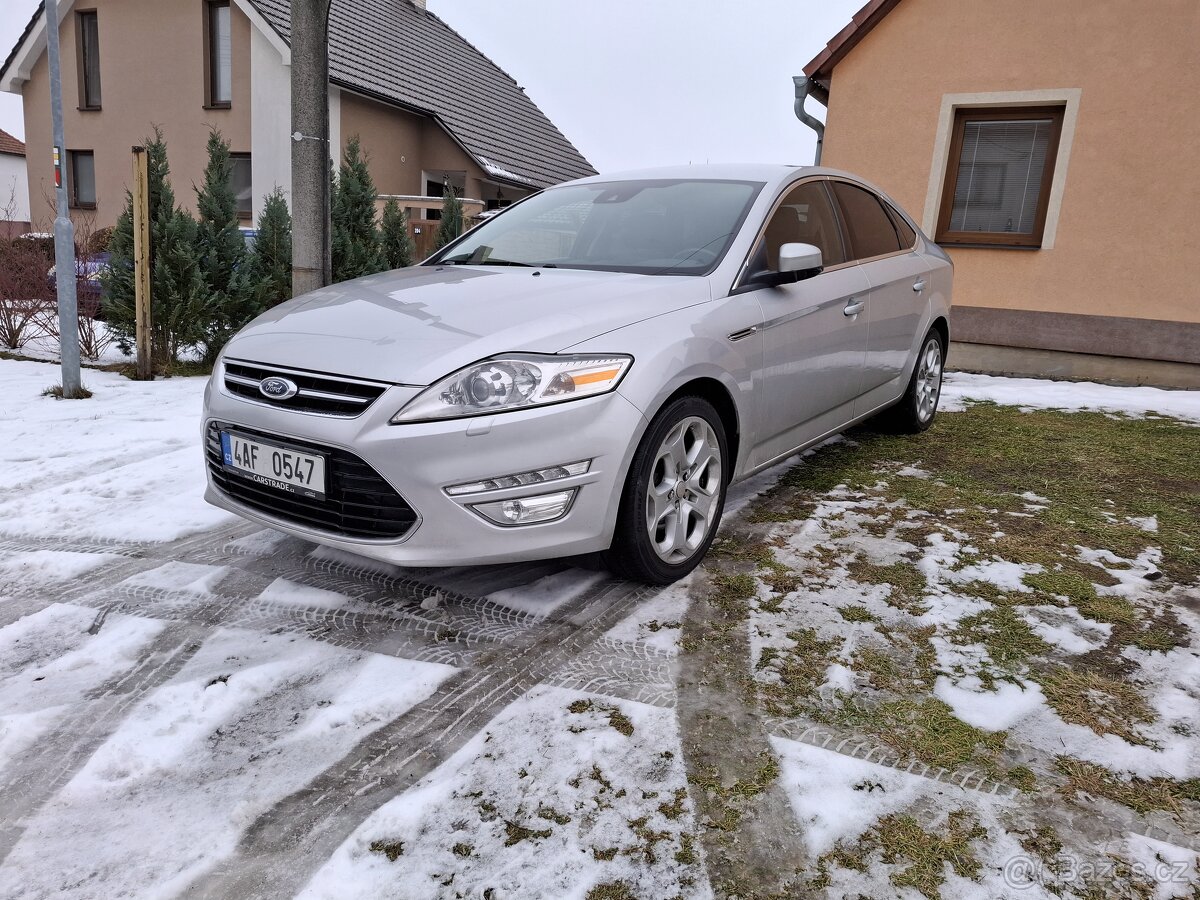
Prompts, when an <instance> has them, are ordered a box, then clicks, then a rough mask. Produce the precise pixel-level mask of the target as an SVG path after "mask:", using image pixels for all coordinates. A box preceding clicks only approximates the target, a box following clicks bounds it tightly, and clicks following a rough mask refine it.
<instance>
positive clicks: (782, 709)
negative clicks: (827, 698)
mask: <svg viewBox="0 0 1200 900" xmlns="http://www.w3.org/2000/svg"><path fill="white" fill-rule="evenodd" d="M787 637H788V640H790V641H791V642H792V646H791V647H787V648H785V649H782V650H776V651H775V653H774V654H772V655H771V656H770V657H769V658H768V657H767V653H766V650H764V651H763V657H761V658H760V659H759V668H760V669H766V668H769V669H771V670H773V671H774V672H776V673H777V674H778V675H779V678H778V680H777V681H774V682H771V683H769V684H760V685H759V690H760V692H761V696H762V699H763V703H764V705H765V706H766V708H767V711H768V712H770V713H771V714H772V715H777V716H795V715H799V714H801V713H802V712H804V711H805V710H807V709H809V708H810V707H811V705H812V703H813V701H814V700H815V699H816V696H817V688H818V687H820V686H821V684H822V683H823V682H824V681H825V670H826V669H828V668H829V666H830V665H831V664H832V663H833V662H834V661H835V660H836V659H837V653H838V650H840V649H841V646H842V643H843V639H842V638H840V637H834V638H830V639H829V640H821V639H820V638H819V637H817V631H816V629H814V628H801V629H799V630H797V631H789V632H788V634H787ZM767 649H774V648H767ZM763 659H767V661H766V662H765V663H764V662H763Z"/></svg>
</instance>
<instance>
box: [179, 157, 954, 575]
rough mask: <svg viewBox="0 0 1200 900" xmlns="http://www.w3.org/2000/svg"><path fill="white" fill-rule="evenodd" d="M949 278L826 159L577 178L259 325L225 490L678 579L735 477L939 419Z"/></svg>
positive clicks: (244, 339)
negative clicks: (847, 438) (412, 259)
mask: <svg viewBox="0 0 1200 900" xmlns="http://www.w3.org/2000/svg"><path fill="white" fill-rule="evenodd" d="M951 278H952V267H951V264H950V261H949V259H948V258H947V256H946V255H945V254H944V253H943V252H942V251H941V249H939V248H938V247H937V246H936V245H935V244H934V243H933V242H932V241H930V240H929V239H928V238H926V237H925V235H923V234H922V233H921V230H920V229H919V228H918V227H917V226H916V225H915V224H914V222H913V221H912V219H911V218H909V216H908V215H906V214H905V213H904V212H902V211H901V210H900V209H899V207H898V206H897V205H896V204H895V203H894V202H893V201H892V200H890V199H889V198H888V197H887V196H886V195H884V194H883V193H882V192H881V191H879V190H878V189H877V188H875V187H873V186H871V185H869V184H867V183H866V182H864V181H862V180H861V179H858V178H856V177H854V176H852V175H847V174H845V173H842V172H837V171H834V170H830V169H822V168H792V167H784V166H688V167H686V168H675V169H663V170H654V171H649V172H637V173H631V174H624V175H608V176H596V177H593V178H587V179H583V180H581V181H575V182H571V183H569V184H564V185H560V186H558V187H555V188H551V189H549V190H546V191H543V192H541V193H539V194H536V195H534V196H532V197H530V198H528V199H526V200H524V201H523V202H521V203H519V204H517V205H515V206H513V207H511V208H510V209H508V210H506V211H505V212H504V213H503V214H501V215H499V216H496V217H494V218H492V219H490V220H488V221H486V222H484V223H483V224H481V225H479V226H478V227H477V228H475V229H473V230H472V231H470V232H468V233H467V234H465V235H463V237H461V238H460V239H459V240H458V241H457V242H455V243H453V244H451V245H450V246H448V247H446V248H444V249H443V250H441V251H439V252H438V253H436V254H435V255H434V256H432V257H431V258H430V259H428V260H426V261H425V262H424V263H422V264H421V265H419V266H415V267H413V268H409V269H402V270H398V271H394V272H386V273H382V274H378V275H372V276H369V277H366V278H360V279H358V280H355V281H349V282H344V283H342V284H336V285H332V286H330V287H327V288H324V289H322V290H319V291H316V292H313V293H311V294H307V295H304V296H301V297H297V298H296V299H294V300H291V301H289V302H287V303H285V304H283V305H281V306H279V307H277V308H275V309H272V310H271V311H269V312H267V313H266V314H264V315H263V316H261V317H259V318H258V319H256V320H255V321H254V322H252V323H251V324H250V325H248V326H247V327H246V328H245V329H243V330H242V331H241V332H240V333H239V334H238V335H237V336H236V337H235V338H234V339H233V340H232V341H231V342H230V343H229V345H228V346H227V347H226V349H225V352H224V353H223V355H222V357H221V359H220V360H219V362H218V365H217V368H216V371H215V372H214V374H213V378H212V380H211V382H210V384H209V386H208V390H207V392H206V394H205V410H204V425H203V440H204V444H205V450H206V457H207V465H208V490H207V493H206V497H207V499H208V500H209V502H211V503H214V504H216V505H217V506H220V507H223V508H225V509H228V510H232V511H233V512H235V513H238V514H239V515H242V516H244V517H246V518H248V519H251V520H254V521H256V522H260V523H263V524H266V525H270V526H272V527H275V528H278V529H280V530H282V531H286V532H289V533H291V534H295V535H299V536H300V537H303V538H306V539H309V540H312V541H316V542H319V543H322V544H327V545H330V546H333V547H338V548H341V549H344V550H349V551H353V552H355V553H358V554H362V555H365V556H369V557H375V558H377V559H381V560H386V561H388V562H393V563H398V564H402V565H414V566H444V565H461V564H466V563H494V562H511V561H515V560H526V559H538V558H545V557H555V556H572V555H579V554H591V553H601V554H603V559H604V560H605V562H606V563H607V564H608V565H609V567H610V568H612V569H613V570H614V571H615V572H617V573H619V574H621V575H624V576H627V577H630V578H634V579H638V580H642V581H646V582H651V583H658V584H665V583H668V582H671V581H674V580H675V579H677V578H679V577H681V576H683V575H685V574H686V573H688V572H690V571H691V570H692V569H693V568H694V567H695V566H696V564H697V563H698V562H699V561H700V559H701V558H702V557H703V555H704V553H705V551H706V550H707V549H708V546H709V544H710V543H711V542H712V540H713V536H714V534H715V533H716V530H717V526H718V524H719V523H720V520H721V513H722V509H723V507H724V502H725V493H726V489H727V488H728V486H729V485H730V484H731V483H732V482H735V481H738V480H739V479H743V478H746V477H747V476H749V475H752V474H754V473H755V472H757V471H759V470H761V469H764V468H766V467H767V466H770V465H771V464H773V463H775V462H777V461H779V460H782V459H784V458H786V457H788V456H790V455H792V454H794V453H796V452H797V451H798V450H801V449H803V448H804V447H807V446H809V445H811V444H814V443H816V442H818V441H820V440H822V439H823V438H825V437H827V436H829V435H831V434H834V433H835V432H838V431H840V430H842V429H844V428H846V427H847V426H849V425H852V424H854V423H855V422H858V421H861V420H863V419H866V418H868V417H871V416H877V415H880V414H883V415H884V418H885V419H886V421H887V422H889V423H890V424H891V425H892V426H894V427H895V428H897V429H901V430H906V431H920V430H923V429H925V428H928V427H929V425H930V423H931V422H932V421H933V418H934V413H935V411H936V409H937V403H938V395H939V391H940V388H941V376H942V364H943V360H944V359H945V356H946V348H947V344H948V341H949V334H950V333H949V308H950V291H951Z"/></svg>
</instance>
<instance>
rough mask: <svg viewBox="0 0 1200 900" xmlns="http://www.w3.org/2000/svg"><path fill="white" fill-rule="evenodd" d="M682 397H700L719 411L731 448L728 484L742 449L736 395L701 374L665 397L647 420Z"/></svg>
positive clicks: (726, 472) (716, 380)
mask: <svg viewBox="0 0 1200 900" xmlns="http://www.w3.org/2000/svg"><path fill="white" fill-rule="evenodd" d="M680 397H699V398H700V399H701V400H705V401H707V402H708V403H710V404H712V407H713V409H715V410H716V411H717V415H718V416H720V417H721V425H722V427H724V429H725V442H726V443H727V444H728V446H729V458H730V460H731V463H732V464H731V465H729V466H727V467H726V469H725V483H726V484H728V483H729V482H730V481H731V480H732V478H733V473H734V471H735V470H736V469H737V461H738V453H739V452H740V450H741V438H742V432H741V420H740V418H739V416H738V409H737V404H736V403H735V402H734V400H733V395H732V394H731V393H730V392H729V388H727V387H726V386H725V385H724V384H723V383H722V382H721V381H720V380H718V379H716V378H712V377H709V376H705V375H701V376H698V377H693V378H690V379H689V380H687V381H685V382H684V383H683V384H681V385H679V386H678V387H677V388H675V390H674V391H672V392H671V393H670V394H668V395H667V396H666V397H665V398H663V400H662V402H661V403H659V404H658V406H657V407H656V408H655V409H654V411H653V413H649V414H647V416H646V418H647V419H651V420H652V419H653V418H654V417H655V416H657V415H658V414H659V412H661V411H662V410H663V409H665V408H666V407H667V406H668V405H670V404H671V403H674V402H675V401H676V400H678V399H679V398H680Z"/></svg>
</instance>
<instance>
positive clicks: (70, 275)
mask: <svg viewBox="0 0 1200 900" xmlns="http://www.w3.org/2000/svg"><path fill="white" fill-rule="evenodd" d="M46 49H47V50H48V52H49V57H50V60H49V61H50V115H51V117H52V118H53V120H54V186H55V191H54V193H55V195H56V198H57V201H58V204H57V205H58V212H57V216H56V218H55V219H54V277H55V280H56V281H57V282H58V335H59V342H60V344H61V355H62V395H63V397H64V398H67V399H70V400H77V399H79V398H80V397H82V396H83V391H82V390H81V389H80V388H81V384H80V381H79V302H78V300H77V299H76V297H75V277H76V275H75V226H74V225H73V224H72V223H71V215H70V213H69V212H68V211H67V180H66V179H65V178H63V165H64V164H65V163H66V155H67V154H66V150H65V149H64V148H65V146H66V140H65V138H64V137H63V112H62V70H61V69H60V67H59V60H58V0H46Z"/></svg>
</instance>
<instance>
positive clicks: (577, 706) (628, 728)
mask: <svg viewBox="0 0 1200 900" xmlns="http://www.w3.org/2000/svg"><path fill="white" fill-rule="evenodd" d="M567 712H569V713H574V714H576V715H581V714H583V713H589V712H597V713H600V714H602V715H604V716H606V717H607V718H608V724H609V725H611V726H612V727H613V728H614V729H616V730H617V731H619V732H620V733H621V734H623V735H625V737H629V736H630V735H631V734H633V720H631V719H630V718H629V716H627V715H625V713H623V712H622V711H621V710H620V708H618V707H616V706H597V705H596V704H595V703H593V702H592V701H591V700H582V699H581V700H575V701H573V702H572V703H571V704H570V705H568V706H567Z"/></svg>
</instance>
